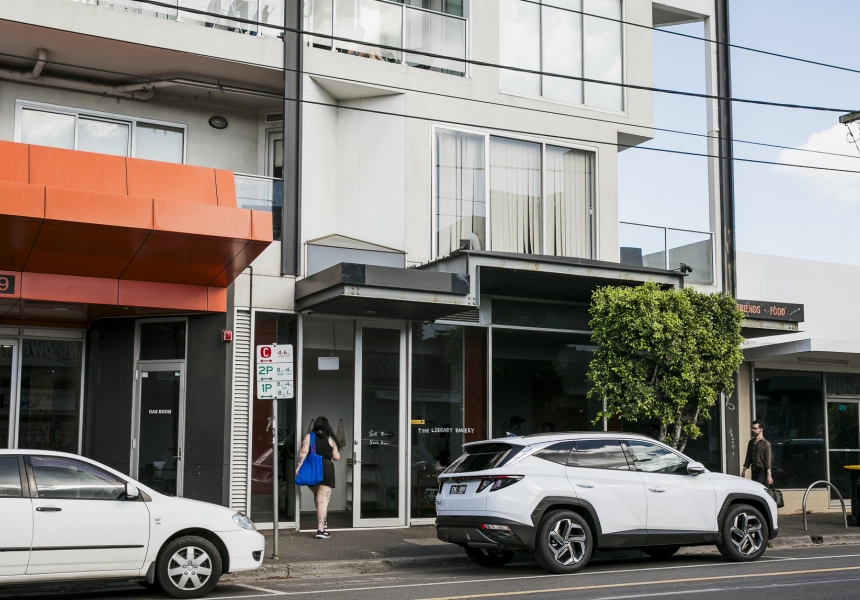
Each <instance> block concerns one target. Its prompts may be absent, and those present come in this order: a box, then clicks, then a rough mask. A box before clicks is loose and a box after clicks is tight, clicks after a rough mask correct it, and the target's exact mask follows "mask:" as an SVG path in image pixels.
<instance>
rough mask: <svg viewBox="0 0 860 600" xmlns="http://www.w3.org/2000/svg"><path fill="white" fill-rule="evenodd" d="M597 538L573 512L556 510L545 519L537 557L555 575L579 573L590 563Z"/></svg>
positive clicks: (538, 543)
mask: <svg viewBox="0 0 860 600" xmlns="http://www.w3.org/2000/svg"><path fill="white" fill-rule="evenodd" d="M593 548H594V538H593V535H592V533H591V528H590V527H589V526H588V523H587V522H586V521H585V519H583V518H582V517H581V516H580V515H578V514H577V513H575V512H573V511H572V510H557V511H553V512H551V513H550V514H548V515H547V516H545V517H544V519H543V522H542V523H541V526H540V530H539V531H538V535H537V543H536V545H535V550H534V557H535V560H536V561H537V563H538V564H539V565H540V566H541V567H543V568H544V569H546V570H547V571H550V572H551V573H565V574H567V573H575V572H577V571H579V570H580V569H581V568H582V567H584V566H585V565H586V563H588V559H590V558H591V552H592V550H593Z"/></svg>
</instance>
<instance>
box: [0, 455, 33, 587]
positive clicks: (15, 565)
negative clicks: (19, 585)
mask: <svg viewBox="0 0 860 600" xmlns="http://www.w3.org/2000/svg"><path fill="white" fill-rule="evenodd" d="M22 467H23V460H21V459H20V458H19V457H18V456H0V515H2V523H3V525H2V533H0V577H4V576H9V575H23V574H24V572H25V571H26V569H27V561H28V560H29V559H30V542H31V541H32V539H33V506H32V502H31V501H30V498H29V493H25V490H26V491H27V492H29V488H28V487H27V486H26V480H25V479H24V478H23V477H22V475H23V468H22Z"/></svg>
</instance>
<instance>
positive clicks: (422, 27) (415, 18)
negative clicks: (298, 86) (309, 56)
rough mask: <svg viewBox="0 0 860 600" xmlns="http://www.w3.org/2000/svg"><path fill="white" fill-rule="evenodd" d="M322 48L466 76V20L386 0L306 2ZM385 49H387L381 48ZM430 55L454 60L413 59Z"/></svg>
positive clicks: (309, 26)
mask: <svg viewBox="0 0 860 600" xmlns="http://www.w3.org/2000/svg"><path fill="white" fill-rule="evenodd" d="M305 2H306V10H305V29H306V30H309V31H313V32H315V33H318V34H321V35H322V36H333V37H336V38H345V39H346V40H348V41H344V40H342V39H338V40H332V39H331V38H330V37H314V38H313V44H314V46H316V47H318V48H329V49H334V50H337V51H338V52H344V53H347V54H354V55H356V56H362V57H364V58H370V59H374V60H380V61H385V62H392V63H405V64H407V65H409V66H412V67H418V68H421V69H428V70H432V71H439V72H443V73H449V74H452V75H459V76H464V75H465V74H466V63H465V62H462V61H464V60H465V59H466V31H467V27H466V19H465V18H464V17H461V16H457V15H451V14H446V13H442V12H436V11H432V10H426V9H423V8H418V7H415V6H409V5H408V4H404V3H402V2H395V1H388V0H305ZM382 46H387V48H383V47H382ZM415 52H426V53H429V54H437V55H440V56H445V57H451V58H436V57H432V56H425V55H422V54H415Z"/></svg>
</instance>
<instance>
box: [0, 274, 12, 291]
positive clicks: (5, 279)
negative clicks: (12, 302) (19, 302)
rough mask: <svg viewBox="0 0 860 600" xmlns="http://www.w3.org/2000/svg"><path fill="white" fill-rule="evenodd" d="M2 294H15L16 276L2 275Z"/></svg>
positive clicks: (0, 280) (0, 281)
mask: <svg viewBox="0 0 860 600" xmlns="http://www.w3.org/2000/svg"><path fill="white" fill-rule="evenodd" d="M0 294H2V295H4V296H14V295H15V276H14V275H0Z"/></svg>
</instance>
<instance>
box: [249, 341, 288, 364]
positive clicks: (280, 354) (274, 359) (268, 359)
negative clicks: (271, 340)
mask: <svg viewBox="0 0 860 600" xmlns="http://www.w3.org/2000/svg"><path fill="white" fill-rule="evenodd" d="M292 362H293V345H292V344H283V345H278V344H264V345H261V346H257V364H260V363H292Z"/></svg>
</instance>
